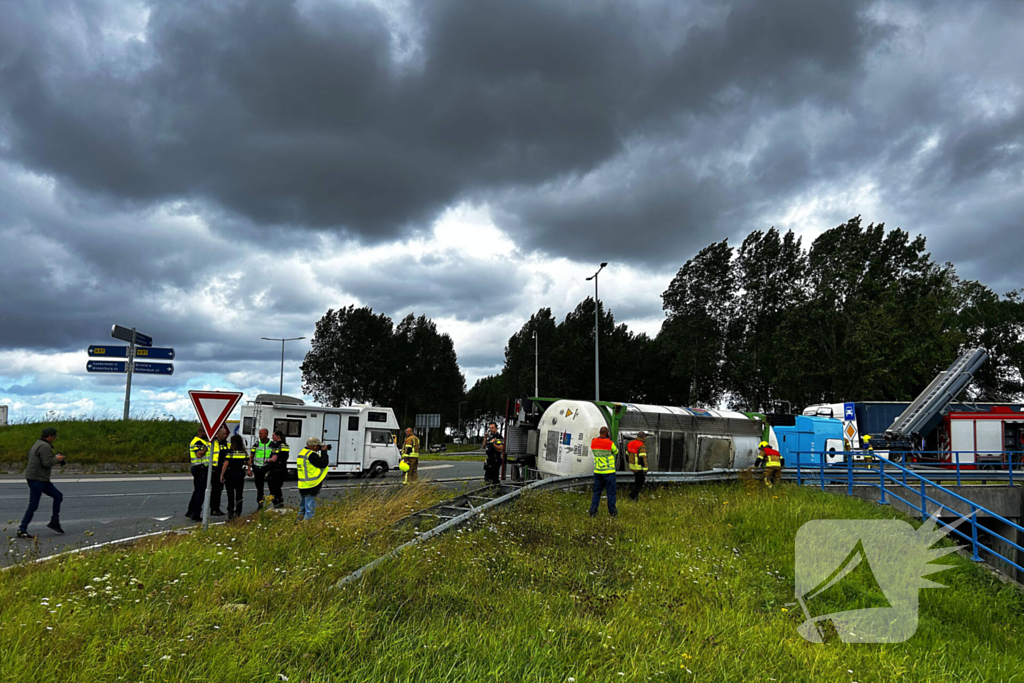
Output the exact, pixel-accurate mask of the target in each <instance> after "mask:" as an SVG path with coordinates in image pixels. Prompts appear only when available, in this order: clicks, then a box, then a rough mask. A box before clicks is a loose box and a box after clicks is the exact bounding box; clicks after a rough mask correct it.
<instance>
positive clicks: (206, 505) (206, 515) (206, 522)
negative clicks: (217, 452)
mask: <svg viewBox="0 0 1024 683" xmlns="http://www.w3.org/2000/svg"><path fill="white" fill-rule="evenodd" d="M216 438H217V435H216V434H214V435H213V436H211V437H210V440H209V447H208V448H207V450H206V459H207V462H206V493H204V494H203V531H208V530H209V529H210V484H211V483H212V482H213V440H214V439H216Z"/></svg>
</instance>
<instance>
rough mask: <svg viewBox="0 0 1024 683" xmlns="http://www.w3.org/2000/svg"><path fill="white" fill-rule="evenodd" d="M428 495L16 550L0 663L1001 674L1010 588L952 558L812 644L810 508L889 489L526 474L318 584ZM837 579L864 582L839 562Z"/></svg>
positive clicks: (366, 674)
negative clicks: (800, 545)
mask: <svg viewBox="0 0 1024 683" xmlns="http://www.w3.org/2000/svg"><path fill="white" fill-rule="evenodd" d="M439 495H440V494H439V493H437V492H435V491H433V490H432V489H430V488H429V487H427V486H425V485H422V486H418V487H411V488H404V489H402V490H400V491H398V492H397V493H394V494H387V495H385V494H379V493H378V494H374V493H372V492H369V493H368V492H363V493H358V494H354V495H353V496H352V497H349V498H346V499H343V500H341V501H339V502H337V503H332V504H330V505H326V506H324V507H323V508H322V509H321V510H320V511H318V513H317V518H316V520H314V521H313V522H312V523H307V524H303V525H299V526H296V525H295V524H294V522H293V521H292V520H291V518H290V516H288V517H283V516H277V515H272V514H267V515H265V516H263V517H255V518H252V519H251V520H250V521H249V522H248V523H240V524H239V523H236V524H233V525H228V526H225V527H220V528H217V529H216V530H213V531H211V532H210V533H209V534H208V535H199V536H195V537H185V536H182V537H169V538H161V539H159V540H155V541H150V542H145V543H141V544H139V546H138V547H136V548H133V549H130V550H129V549H121V550H116V551H114V550H111V551H105V552H99V553H95V554H91V555H87V556H82V557H73V558H70V559H67V560H64V561H61V562H56V563H50V564H47V565H45V566H37V567H21V568H17V569H15V570H13V571H12V572H9V573H8V574H7V575H6V576H4V577H3V579H2V580H0V638H2V642H3V643H4V645H5V646H4V648H2V649H0V671H3V672H4V678H5V679H6V680H12V681H16V680H51V679H57V678H60V679H61V680H63V679H68V680H76V681H93V680H113V681H116V680H131V681H138V680H146V681H163V680H167V681H171V680H174V681H177V680H207V681H209V680H248V681H280V680H290V681H293V682H295V681H307V682H310V683H312V682H314V681H316V682H319V681H347V680H375V681H478V680H480V681H483V680H486V681H496V680H498V681H518V680H524V681H525V680H530V681H566V682H567V683H572V682H574V681H575V682H578V683H585V682H588V681H617V680H625V681H634V680H635V681H645V680H654V681H738V680H765V681H767V680H771V679H775V680H779V681H790V680H815V681H819V680H820V681H876V680H878V681H888V680H894V679H896V678H902V679H904V680H914V681H917V680H920V681H926V680H935V681H937V680H958V681H967V680H969V681H991V680H999V681H1011V680H1017V679H1019V678H1020V677H1021V675H1022V674H1021V669H1020V664H1019V652H1020V645H1019V644H1020V642H1021V639H1022V637H1024V599H1022V597H1021V594H1020V592H1019V590H1018V589H1017V588H1016V587H1015V586H1009V585H1004V584H1001V583H1000V582H998V581H997V580H996V579H994V578H993V577H992V576H991V575H989V574H988V573H987V572H985V571H984V570H983V569H981V568H979V567H977V566H975V565H973V564H972V563H971V562H969V561H967V560H964V559H962V558H959V557H953V558H951V559H947V560H945V562H947V563H949V564H951V565H952V568H951V569H949V570H947V571H944V572H942V573H940V574H938V575H936V577H935V578H936V579H937V580H938V581H939V582H941V583H944V584H947V585H948V586H950V588H948V589H945V590H935V589H926V590H923V591H922V593H921V619H920V625H919V629H918V631H917V634H916V635H915V636H914V637H912V638H911V639H910V640H908V641H907V642H905V643H900V644H888V645H844V644H842V643H841V642H838V641H834V642H829V643H826V644H825V645H813V644H811V643H807V642H805V641H804V640H802V639H801V638H800V637H799V636H798V635H797V633H796V626H797V625H798V623H799V622H800V621H801V620H802V617H800V616H799V614H798V612H795V611H786V608H785V606H784V605H785V603H787V602H791V601H792V599H793V571H794V568H793V538H794V536H795V534H796V531H797V529H799V527H800V525H801V524H803V522H805V521H807V520H809V519H825V518H865V519H866V518H888V517H892V516H893V515H894V512H893V511H892V510H891V509H889V508H883V507H879V506H877V505H874V504H871V503H867V502H864V501H861V500H858V499H852V498H845V497H841V496H837V495H833V494H827V493H822V492H819V491H814V490H808V489H797V488H795V487H780V488H778V489H776V490H775V492H774V493H771V492H769V491H766V490H763V489H760V488H755V487H750V488H748V487H745V486H744V485H741V484H735V485H729V486H700V487H697V486H694V487H685V488H684V487H677V488H664V489H656V490H654V491H652V492H651V493H650V495H648V496H647V497H645V498H644V499H642V500H641V501H640V502H639V503H636V504H633V503H630V502H629V501H624V502H623V503H622V504H621V505H620V515H619V517H618V518H617V519H610V518H608V517H607V516H601V517H599V518H597V519H589V518H588V517H587V516H586V513H585V510H586V507H587V504H588V502H589V496H587V495H586V494H582V493H573V492H568V493H558V494H547V493H542V494H536V495H532V496H530V497H528V498H527V499H525V500H523V501H521V502H520V503H517V504H515V505H513V506H511V507H509V508H505V509H502V510H498V511H496V512H494V513H492V514H490V515H488V516H487V517H486V518H485V519H484V520H482V521H481V522H480V523H478V524H477V525H476V526H475V527H473V528H471V529H465V530H462V531H458V532H455V533H452V534H450V535H447V536H445V537H442V538H440V539H436V540H435V541H432V542H428V543H426V544H424V545H423V546H420V547H419V548H418V549H416V550H414V551H412V552H410V553H407V554H406V555H404V556H402V557H400V558H398V559H396V560H394V561H391V562H388V563H385V564H384V565H382V566H381V567H380V568H378V569H377V570H376V571H374V572H372V573H371V574H369V575H368V576H367V577H366V578H365V579H364V580H363V581H362V582H361V583H358V584H354V585H351V586H348V587H346V588H344V589H342V590H341V591H338V592H335V591H330V590H328V589H327V587H328V586H329V585H331V584H332V583H333V582H335V581H336V580H337V579H338V578H340V577H341V576H343V575H345V574H347V573H348V572H349V571H351V570H352V569H354V568H356V567H358V566H361V565H362V564H364V563H365V562H367V561H369V560H370V559H371V558H373V557H375V556H377V555H379V554H381V553H383V552H384V551H385V550H386V549H387V548H388V547H391V546H393V545H394V544H395V543H398V542H399V541H400V540H401V539H400V538H398V537H395V536H392V535H391V534H390V533H387V532H385V533H381V534H375V535H374V534H371V535H368V532H371V531H373V530H375V529H381V528H385V527H387V525H389V524H390V523H391V522H393V521H394V520H395V519H397V518H398V517H400V516H401V515H402V514H404V513H405V512H406V511H407V510H408V509H410V508H413V507H419V506H423V505H428V504H430V503H432V502H434V501H435V500H436V499H437V498H438V496H439ZM844 590H846V591H848V595H847V597H848V598H849V599H850V600H851V601H853V602H864V603H865V604H866V603H868V602H870V601H871V600H873V599H875V598H876V597H877V596H874V595H872V591H873V590H875V589H874V588H873V587H872V586H871V585H867V584H863V583H859V582H856V581H855V582H854V583H851V584H849V585H847V586H846V587H845V589H844Z"/></svg>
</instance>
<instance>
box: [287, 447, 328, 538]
mask: <svg viewBox="0 0 1024 683" xmlns="http://www.w3.org/2000/svg"><path fill="white" fill-rule="evenodd" d="M322 449H323V444H321V443H320V439H318V438H316V437H315V436H314V437H310V438H309V439H308V440H307V441H306V447H305V448H303V449H302V450H301V451H299V455H298V457H297V458H295V464H296V466H297V470H298V475H299V495H300V496H301V501H300V503H299V521H300V522H301V521H302V520H304V519H313V513H315V512H316V497H317V496H318V495H320V488H321V485H322V484H323V483H324V479H326V478H327V465H328V463H329V462H330V460H329V459H328V457H327V453H326V452H324V451H323V450H322Z"/></svg>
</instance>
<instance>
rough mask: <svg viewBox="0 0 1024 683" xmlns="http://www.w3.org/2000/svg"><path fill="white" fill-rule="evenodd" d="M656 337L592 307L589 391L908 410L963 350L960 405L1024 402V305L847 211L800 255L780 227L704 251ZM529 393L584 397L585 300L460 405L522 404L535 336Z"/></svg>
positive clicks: (526, 329) (687, 270) (678, 285)
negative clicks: (983, 359) (967, 352)
mask: <svg viewBox="0 0 1024 683" xmlns="http://www.w3.org/2000/svg"><path fill="white" fill-rule="evenodd" d="M662 305H663V309H664V312H665V319H664V322H663V324H662V326H661V330H660V331H659V333H658V335H657V336H656V337H654V338H650V337H649V336H647V335H646V334H634V333H633V332H631V331H630V330H628V329H627V327H626V326H625V325H621V324H620V325H616V324H615V319H614V316H613V315H612V313H611V312H610V311H606V310H605V309H604V308H603V306H601V307H599V309H598V312H599V316H600V326H599V327H600V349H601V352H600V360H601V397H602V398H603V399H606V400H613V401H627V402H636V403H655V404H665V405H681V406H705V407H714V406H720V405H728V406H730V407H733V408H736V409H742V410H757V411H772V412H775V411H789V410H799V409H800V408H803V407H804V406H806V405H811V404H814V403H820V402H833V401H843V400H868V401H876V400H891V401H901V400H910V399H912V398H913V397H914V396H915V395H916V394H918V393H919V392H920V391H921V390H923V388H924V387H925V386H926V385H927V384H928V382H930V381H931V379H932V378H933V377H934V376H935V375H936V374H937V373H938V372H939V371H940V370H943V369H945V368H946V367H948V366H949V364H950V363H952V362H953V360H954V359H955V358H956V356H957V355H958V354H959V353H960V352H961V351H963V350H964V349H966V348H971V347H976V346H981V347H984V348H986V349H987V350H988V352H989V356H990V359H989V361H988V363H986V364H985V365H984V366H983V367H982V369H981V370H980V371H979V372H978V374H977V376H976V377H975V382H974V384H973V385H972V389H971V391H972V392H973V396H972V398H974V399H975V400H992V401H1009V400H1014V399H1017V398H1019V397H1020V396H1021V394H1022V392H1024V383H1022V377H1021V367H1022V366H1024V341H1022V340H1024V302H1022V299H1021V295H1020V293H1019V292H1017V291H1013V292H1009V293H1007V294H1005V295H1003V296H1000V295H998V294H996V293H995V292H993V291H992V290H991V289H989V288H988V287H986V286H985V285H983V284H981V283H980V282H977V281H974V280H963V279H961V278H960V277H958V276H957V274H956V270H955V268H954V266H953V264H951V263H945V264H940V263H936V262H935V261H934V260H933V259H932V257H931V254H929V253H928V252H927V250H926V243H925V238H924V237H923V236H921V235H918V236H917V237H912V236H911V235H910V234H909V233H907V232H906V231H904V230H901V229H895V230H888V231H887V230H886V229H885V226H884V224H877V225H876V224H871V225H868V226H864V225H862V222H861V219H860V217H859V216H858V217H855V218H852V219H850V220H849V221H847V222H846V223H844V224H842V225H840V226H838V227H835V228H833V229H831V230H828V231H826V232H825V233H823V234H821V235H820V236H819V237H817V238H816V239H815V240H813V241H812V242H811V244H810V246H809V247H807V248H805V247H804V246H803V244H802V243H801V240H800V238H798V237H797V236H796V235H794V234H793V232H792V231H790V232H786V233H785V234H782V233H780V232H779V231H778V230H776V229H775V228H772V229H770V230H766V231H760V230H758V231H754V232H751V233H750V234H749V235H747V236H746V238H745V239H744V240H743V242H742V243H741V244H740V245H739V246H738V247H733V246H731V245H730V244H729V242H728V240H723V241H721V242H715V243H713V244H710V245H708V246H707V247H705V248H704V249H702V250H701V251H700V252H699V253H698V254H697V255H696V256H694V257H693V258H692V259H690V260H689V261H687V262H686V263H685V264H684V265H683V266H682V267H681V268H680V269H679V271H678V272H677V273H676V275H675V277H674V278H673V280H672V282H671V283H670V284H669V286H668V288H667V289H666V290H665V292H664V293H663V294H662ZM534 332H537V334H538V335H539V338H540V340H542V344H543V346H542V349H543V352H542V353H541V354H540V358H539V376H540V393H541V395H542V396H552V397H570V398H591V397H593V396H594V300H593V299H589V298H588V299H587V300H585V301H583V302H582V303H580V304H579V306H577V307H576V309H575V310H574V311H572V312H570V313H569V314H568V315H567V316H566V317H565V319H564V320H562V321H561V322H559V321H557V320H556V319H555V318H554V317H553V316H552V314H551V309H548V308H542V309H540V310H539V311H538V312H537V313H536V314H534V315H533V316H531V317H530V319H529V320H528V321H527V322H526V324H524V325H523V327H522V328H521V329H520V330H519V331H518V332H516V333H515V334H514V335H513V336H512V337H511V338H510V339H509V341H508V345H507V346H506V347H505V365H504V368H503V370H502V372H501V373H499V374H498V375H495V376H492V377H487V378H484V379H482V380H480V381H479V382H477V383H476V384H475V385H474V386H473V388H472V389H470V391H469V394H468V398H469V399H470V406H471V408H473V409H476V408H481V409H483V410H485V411H489V412H491V413H495V414H498V415H501V414H503V412H504V407H505V397H508V396H514V397H519V396H530V395H533V384H534V347H533V333H534Z"/></svg>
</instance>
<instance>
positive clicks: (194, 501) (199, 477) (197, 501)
mask: <svg viewBox="0 0 1024 683" xmlns="http://www.w3.org/2000/svg"><path fill="white" fill-rule="evenodd" d="M205 495H206V465H192V498H191V499H190V500H189V501H188V512H186V513H185V515H186V516H188V517H201V516H202V514H203V497H204V496H205Z"/></svg>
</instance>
